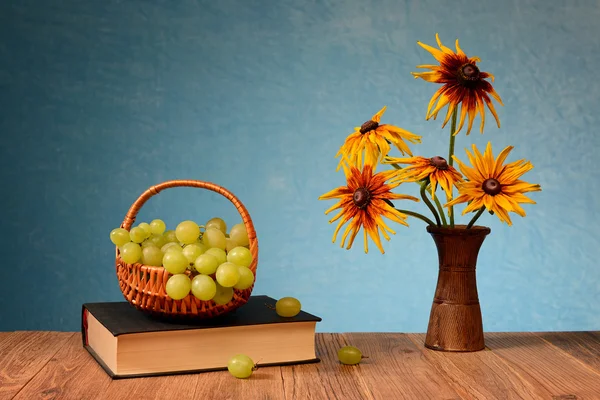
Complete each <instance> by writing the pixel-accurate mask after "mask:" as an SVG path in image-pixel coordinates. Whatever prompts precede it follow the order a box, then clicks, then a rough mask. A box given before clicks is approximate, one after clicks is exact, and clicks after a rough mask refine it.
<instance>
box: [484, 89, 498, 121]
mask: <svg viewBox="0 0 600 400" xmlns="http://www.w3.org/2000/svg"><path fill="white" fill-rule="evenodd" d="M484 100H485V103H486V104H487V106H488V108H489V109H490V111H491V112H492V115H493V116H494V118H495V119H496V124H497V125H498V128H500V119H499V118H498V114H497V113H496V109H495V108H494V105H493V104H492V101H491V100H490V98H489V97H487V96H486V97H484Z"/></svg>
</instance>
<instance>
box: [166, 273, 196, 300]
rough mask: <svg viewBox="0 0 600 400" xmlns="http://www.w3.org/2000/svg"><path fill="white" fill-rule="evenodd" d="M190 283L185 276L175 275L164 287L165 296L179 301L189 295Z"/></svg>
mask: <svg viewBox="0 0 600 400" xmlns="http://www.w3.org/2000/svg"><path fill="white" fill-rule="evenodd" d="M191 289H192V281H191V280H190V278H189V277H188V276H187V275H185V274H176V275H173V276H171V277H170V278H169V280H168V281H167V284H166V286H165V291H166V292H167V296H169V297H170V298H172V299H173V300H181V299H183V298H185V296H187V295H188V294H190V290H191Z"/></svg>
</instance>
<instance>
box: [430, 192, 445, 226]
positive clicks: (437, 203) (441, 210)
mask: <svg viewBox="0 0 600 400" xmlns="http://www.w3.org/2000/svg"><path fill="white" fill-rule="evenodd" d="M433 200H434V201H435V205H436V207H437V209H438V212H439V213H440V217H442V225H444V226H448V222H447V221H446V213H445V212H444V207H442V204H441V203H440V201H439V200H438V197H437V196H435V197H434V198H433Z"/></svg>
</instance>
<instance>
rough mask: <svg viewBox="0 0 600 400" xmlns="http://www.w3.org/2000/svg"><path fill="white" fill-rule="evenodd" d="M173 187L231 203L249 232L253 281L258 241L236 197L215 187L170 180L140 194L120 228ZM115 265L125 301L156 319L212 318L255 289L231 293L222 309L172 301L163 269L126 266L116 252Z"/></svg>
mask: <svg viewBox="0 0 600 400" xmlns="http://www.w3.org/2000/svg"><path fill="white" fill-rule="evenodd" d="M173 187H194V188H200V189H208V190H212V191H213V192H216V193H219V194H221V195H223V196H224V197H226V198H227V199H229V201H231V202H232V203H233V205H234V206H235V207H236V208H237V210H238V212H239V213H240V215H241V216H242V221H243V222H244V225H245V226H246V230H247V232H248V239H249V241H250V246H249V248H250V252H251V254H252V264H250V266H249V268H250V270H251V271H252V273H253V274H254V276H255V279H256V267H257V262H258V241H257V239H256V231H255V230H254V225H253V224H252V219H251V218H250V215H249V214H248V210H246V207H244V205H243V204H242V202H241V201H239V200H238V199H237V197H235V196H234V195H233V194H232V193H231V192H229V191H228V190H227V189H225V188H223V187H221V186H219V185H216V184H214V183H210V182H202V181H196V180H173V181H167V182H163V183H161V184H158V185H156V186H152V187H151V188H149V189H148V190H146V191H145V192H144V193H142V195H141V196H140V197H139V198H138V199H137V200H136V201H135V203H133V204H132V206H131V208H130V209H129V211H128V212H127V215H126V216H125V219H124V221H123V223H122V224H121V227H122V228H124V229H126V230H129V229H130V228H131V226H132V225H133V223H134V221H135V218H136V216H137V214H138V212H139V210H140V209H141V208H142V206H143V205H144V203H146V201H148V199H150V198H151V197H152V196H154V195H156V194H158V193H159V192H161V191H162V190H164V189H168V188H173ZM116 265H117V277H118V279H119V286H120V287H121V292H123V295H124V296H125V298H126V299H127V301H129V302H130V303H131V304H132V305H133V306H135V307H136V308H137V309H138V310H140V311H143V312H146V313H148V314H151V315H154V316H159V317H170V318H181V317H183V318H185V317H190V318H197V319H206V318H213V317H216V316H219V315H222V314H225V313H228V312H230V311H233V310H235V309H236V308H238V307H240V306H242V305H244V304H245V303H246V302H247V301H248V298H249V297H250V294H251V293H252V289H253V288H254V284H253V285H252V286H251V287H250V288H248V289H245V290H237V289H234V294H233V299H232V300H231V301H230V302H229V303H227V304H225V305H218V304H216V303H215V302H214V301H212V300H209V301H201V300H198V299H197V298H196V297H194V296H193V295H192V294H191V293H190V294H189V295H188V296H187V297H185V298H184V299H182V300H173V299H171V298H170V297H169V296H167V294H166V292H165V285H166V283H167V280H168V279H169V276H170V274H169V272H167V270H165V269H164V268H163V267H154V266H149V265H143V264H140V263H135V264H127V263H125V262H124V261H123V260H122V259H121V257H120V254H119V249H118V248H117V250H116ZM187 273H188V274H189V271H187Z"/></svg>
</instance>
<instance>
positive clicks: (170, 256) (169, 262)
mask: <svg viewBox="0 0 600 400" xmlns="http://www.w3.org/2000/svg"><path fill="white" fill-rule="evenodd" d="M162 265H163V267H165V269H166V270H167V271H169V272H170V273H171V274H182V273H184V272H185V270H186V269H187V267H188V265H190V263H189V261H188V259H187V258H186V257H185V256H184V255H183V253H182V252H179V251H167V252H166V253H165V255H164V256H163V259H162Z"/></svg>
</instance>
